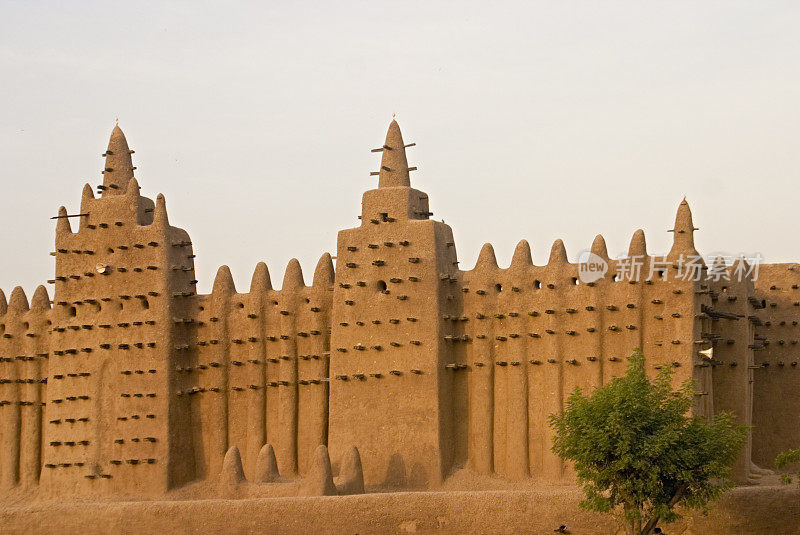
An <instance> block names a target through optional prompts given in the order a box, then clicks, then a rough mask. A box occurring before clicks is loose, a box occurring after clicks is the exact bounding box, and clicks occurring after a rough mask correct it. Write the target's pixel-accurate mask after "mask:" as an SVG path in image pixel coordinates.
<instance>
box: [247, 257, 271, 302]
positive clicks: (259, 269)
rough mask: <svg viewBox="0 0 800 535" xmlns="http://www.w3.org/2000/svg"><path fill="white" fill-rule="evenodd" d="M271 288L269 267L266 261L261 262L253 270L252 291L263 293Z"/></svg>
mask: <svg viewBox="0 0 800 535" xmlns="http://www.w3.org/2000/svg"><path fill="white" fill-rule="evenodd" d="M271 289H272V280H271V279H270V276H269V268H268V267H267V265H266V264H265V263H264V262H259V263H258V264H256V269H255V271H253V278H252V279H250V293H251V294H252V293H263V292H266V291H267V290H271Z"/></svg>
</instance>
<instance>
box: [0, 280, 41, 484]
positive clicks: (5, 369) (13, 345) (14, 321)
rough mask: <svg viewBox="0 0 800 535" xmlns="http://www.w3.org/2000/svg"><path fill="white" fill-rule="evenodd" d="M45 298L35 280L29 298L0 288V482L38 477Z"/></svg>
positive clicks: (33, 480) (36, 479) (30, 480)
mask: <svg viewBox="0 0 800 535" xmlns="http://www.w3.org/2000/svg"><path fill="white" fill-rule="evenodd" d="M50 318H51V310H50V299H49V297H48V296H47V291H46V290H45V288H44V287H43V286H39V287H38V288H37V289H36V292H35V293H34V295H33V298H32V299H31V303H30V307H29V304H28V299H27V297H26V296H25V292H24V291H23V290H22V288H19V287H17V288H14V290H13V291H12V292H11V297H10V300H9V302H8V303H6V297H5V295H4V294H3V292H2V291H0V487H2V488H3V489H9V488H11V487H14V486H16V485H18V484H21V485H22V486H23V487H30V486H32V485H36V484H37V483H38V482H39V473H40V471H41V467H42V451H43V448H44V440H45V435H44V433H43V431H42V430H43V427H44V425H45V424H44V421H43V420H44V414H45V410H44V407H45V404H46V386H47V385H46V383H47V380H48V359H49V341H48V339H49V336H50V334H49V333H50V322H51V321H52V320H51V319H50Z"/></svg>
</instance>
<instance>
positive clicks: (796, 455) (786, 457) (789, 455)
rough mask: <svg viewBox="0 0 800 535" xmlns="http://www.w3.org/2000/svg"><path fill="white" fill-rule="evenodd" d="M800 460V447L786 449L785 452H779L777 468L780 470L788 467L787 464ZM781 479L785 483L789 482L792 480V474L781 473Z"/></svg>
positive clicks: (799, 474)
mask: <svg viewBox="0 0 800 535" xmlns="http://www.w3.org/2000/svg"><path fill="white" fill-rule="evenodd" d="M798 461H800V448H797V449H794V450H789V451H784V452H783V453H779V454H778V457H777V458H776V459H775V468H777V469H778V470H780V469H782V468H786V466H787V465H789V464H792V463H796V462H798ZM795 477H797V479H798V482H800V473H798V474H797V476H795ZM781 481H782V482H783V483H785V484H789V483H791V482H792V475H791V474H781Z"/></svg>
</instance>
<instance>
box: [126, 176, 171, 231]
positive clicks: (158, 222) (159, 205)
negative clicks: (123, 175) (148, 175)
mask: <svg viewBox="0 0 800 535" xmlns="http://www.w3.org/2000/svg"><path fill="white" fill-rule="evenodd" d="M131 183H133V180H132V181H131ZM153 225H155V226H156V227H162V228H166V227H168V226H169V216H167V200H166V199H165V198H164V195H163V194H161V193H159V194H158V196H157V197H156V207H155V209H154V210H153Z"/></svg>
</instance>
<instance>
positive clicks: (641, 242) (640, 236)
mask: <svg viewBox="0 0 800 535" xmlns="http://www.w3.org/2000/svg"><path fill="white" fill-rule="evenodd" d="M628 256H629V257H634V256H647V241H646V240H645V237H644V231H643V230H642V229H637V230H636V232H634V233H633V236H632V237H631V243H630V246H628Z"/></svg>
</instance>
